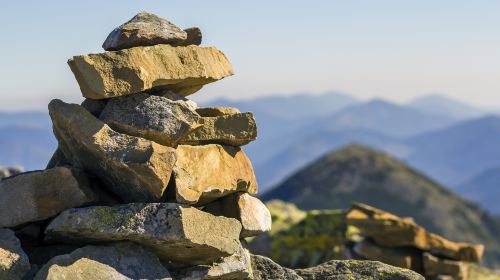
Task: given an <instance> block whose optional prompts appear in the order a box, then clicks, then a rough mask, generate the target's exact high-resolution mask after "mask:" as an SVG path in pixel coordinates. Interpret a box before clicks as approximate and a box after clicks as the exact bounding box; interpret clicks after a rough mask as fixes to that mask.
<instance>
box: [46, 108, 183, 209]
mask: <svg viewBox="0 0 500 280" xmlns="http://www.w3.org/2000/svg"><path fill="white" fill-rule="evenodd" d="M49 112H50V116H51V118H52V123H53V128H54V134H55V135H56V138H57V140H58V142H59V148H60V150H61V152H62V154H63V155H64V158H65V159H66V160H68V161H69V162H71V163H72V164H73V165H75V166H81V167H82V168H83V169H85V171H87V172H89V173H91V174H92V175H94V176H96V177H98V178H99V179H100V180H101V181H102V183H103V184H104V185H105V186H106V187H107V188H108V189H109V190H110V191H112V192H114V193H115V194H116V195H118V196H119V197H121V198H122V199H123V200H124V201H125V202H150V201H152V202H154V201H159V200H160V198H161V197H162V195H163V193H164V191H165V189H166V187H167V184H168V182H169V180H170V175H171V173H172V167H173V165H174V163H175V150H174V149H173V148H170V147H166V146H162V145H159V144H157V143H155V142H153V141H149V140H146V139H143V138H139V137H133V136H129V135H125V134H121V133H118V132H116V131H114V130H112V129H111V128H110V127H109V126H108V125H106V124H104V123H102V122H101V121H99V120H98V119H97V118H95V117H94V116H92V115H91V114H90V113H89V112H88V111H87V110H85V109H84V108H82V107H81V106H79V105H76V104H66V103H64V102H62V101H60V100H53V101H52V102H50V104H49Z"/></svg>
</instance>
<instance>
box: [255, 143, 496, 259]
mask: <svg viewBox="0 0 500 280" xmlns="http://www.w3.org/2000/svg"><path fill="white" fill-rule="evenodd" d="M262 198H263V199H264V200H270V199H281V200H284V201H288V202H292V203H294V204H296V205H297V206H298V207H299V208H301V209H345V208H348V207H349V206H350V204H351V202H352V201H359V202H363V203H366V204H369V205H372V206H374V207H377V208H380V209H384V210H386V211H389V212H392V213H395V214H397V215H399V216H408V217H413V218H414V219H415V221H416V222H417V223H418V224H420V225H422V226H424V227H425V228H426V229H428V230H429V231H432V232H436V233H438V234H441V235H444V236H445V237H447V238H449V239H451V240H455V241H467V242H479V243H483V244H485V245H486V247H487V253H486V254H487V257H486V261H487V262H488V263H489V264H500V240H499V239H498V236H500V221H499V220H498V219H496V218H494V217H491V216H490V215H488V214H487V213H486V212H485V211H483V210H482V209H480V208H479V207H477V206H476V205H474V204H472V203H469V202H467V201H466V200H464V199H462V198H461V197H459V196H457V195H455V194H453V193H451V192H450V191H448V190H446V189H445V188H444V187H442V186H440V185H438V184H437V183H436V182H434V181H432V180H431V179H429V178H427V177H425V176H424V175H423V174H421V173H419V172H418V171H416V170H414V169H412V168H411V167H409V166H407V165H406V164H404V163H403V162H401V161H398V160H396V159H394V158H392V157H390V156H388V155H386V154H384V153H381V152H378V151H374V150H371V149H369V148H366V147H364V146H360V145H350V146H347V147H345V148H342V149H340V150H337V151H335V152H333V153H330V154H327V155H326V156H324V157H322V158H320V159H319V160H317V161H316V162H314V163H312V164H310V165H308V166H306V167H305V168H303V169H302V170H300V171H299V172H297V173H296V174H294V175H292V176H291V177H289V178H288V179H287V180H285V181H284V182H283V183H282V184H280V185H279V186H277V187H276V188H274V189H273V190H271V191H270V192H268V193H266V194H264V195H263V197H262Z"/></svg>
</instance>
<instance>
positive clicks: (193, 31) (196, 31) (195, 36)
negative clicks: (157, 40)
mask: <svg viewBox="0 0 500 280" xmlns="http://www.w3.org/2000/svg"><path fill="white" fill-rule="evenodd" d="M184 32H186V34H187V38H186V40H185V41H183V42H181V43H178V44H177V46H189V45H197V46H199V45H200V44H201V40H202V39H203V36H202V34H201V30H200V28H198V27H190V28H186V29H184Z"/></svg>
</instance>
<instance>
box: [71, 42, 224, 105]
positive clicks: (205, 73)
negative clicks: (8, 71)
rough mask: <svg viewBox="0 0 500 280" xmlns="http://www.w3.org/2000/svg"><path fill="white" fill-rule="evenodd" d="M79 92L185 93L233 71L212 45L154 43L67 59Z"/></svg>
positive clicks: (105, 95)
mask: <svg viewBox="0 0 500 280" xmlns="http://www.w3.org/2000/svg"><path fill="white" fill-rule="evenodd" d="M68 64H69V66H70V68H71V70H72V71H73V74H74V75H75V77H76V80H77V81H78V84H79V85H80V89H81V91H82V93H83V96H84V97H86V98H92V99H105V98H111V97H117V96H122V95H127V94H132V93H138V92H142V91H145V90H150V89H157V88H161V89H170V90H172V91H174V92H175V93H177V94H179V95H182V96H187V95H190V94H192V93H195V92H196V91H198V90H200V89H201V88H202V86H203V85H205V84H208V83H211V82H215V81H217V80H220V79H222V78H224V77H228V76H231V75H233V69H232V67H231V64H230V63H229V61H228V60H227V58H226V57H225V56H224V54H223V53H222V52H220V51H219V50H217V49H216V48H213V47H208V48H202V47H198V46H188V47H172V46H169V45H155V46H151V47H137V48H131V49H126V50H122V51H116V52H105V53H102V54H88V55H81V56H74V57H73V58H71V59H70V60H69V61H68Z"/></svg>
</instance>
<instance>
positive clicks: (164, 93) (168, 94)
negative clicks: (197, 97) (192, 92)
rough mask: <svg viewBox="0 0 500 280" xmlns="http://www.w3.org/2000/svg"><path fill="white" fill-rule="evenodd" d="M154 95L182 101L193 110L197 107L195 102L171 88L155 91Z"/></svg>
mask: <svg viewBox="0 0 500 280" xmlns="http://www.w3.org/2000/svg"><path fill="white" fill-rule="evenodd" d="M155 95H158V96H161V97H165V98H168V99H170V100H172V101H183V102H184V104H186V106H188V107H189V109H191V110H193V111H196V110H197V108H198V104H196V102H194V101H193V100H190V99H187V98H186V97H184V96H181V95H178V94H176V93H175V92H173V91H171V90H162V91H160V92H158V93H155Z"/></svg>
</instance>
